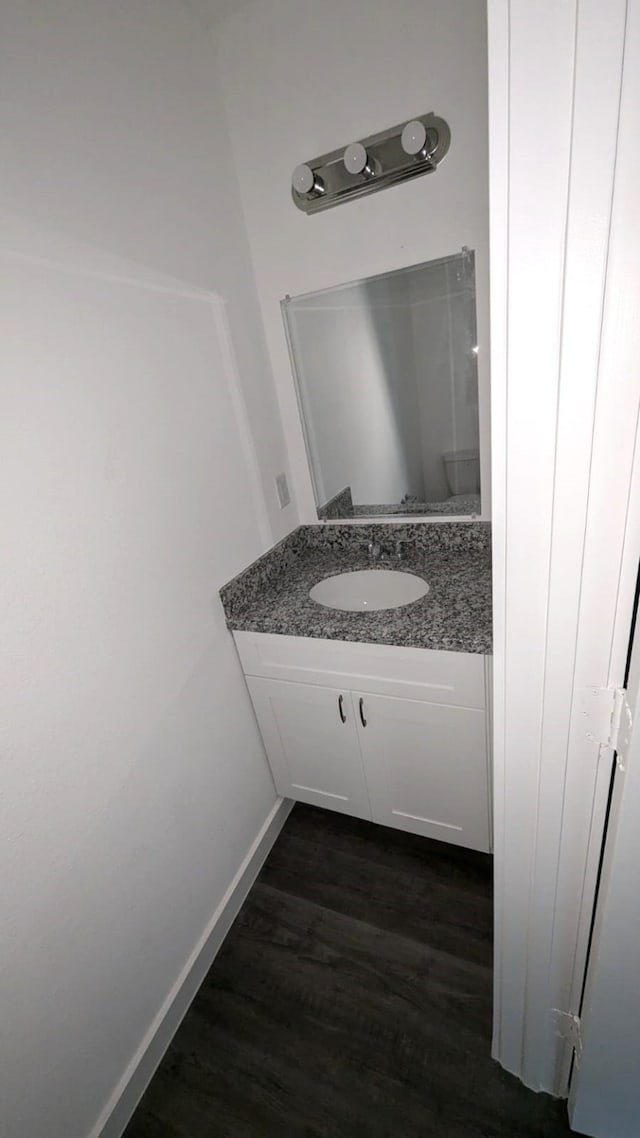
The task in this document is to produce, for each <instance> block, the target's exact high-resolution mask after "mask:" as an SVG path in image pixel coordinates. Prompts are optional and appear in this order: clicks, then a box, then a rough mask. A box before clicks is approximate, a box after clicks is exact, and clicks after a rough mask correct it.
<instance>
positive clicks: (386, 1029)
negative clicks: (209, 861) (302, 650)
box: [126, 805, 570, 1138]
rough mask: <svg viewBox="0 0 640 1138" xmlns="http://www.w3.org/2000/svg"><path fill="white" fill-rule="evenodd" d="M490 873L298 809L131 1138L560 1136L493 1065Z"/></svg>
mask: <svg viewBox="0 0 640 1138" xmlns="http://www.w3.org/2000/svg"><path fill="white" fill-rule="evenodd" d="M491 908H492V902H491V859H490V858H489V857H488V856H486V855H483V854H475V853H472V852H470V851H466V850H460V849H457V848H456V847H455V846H449V845H444V844H441V843H439V842H431V841H428V840H426V839H423V838H418V837H413V836H412V835H410V834H403V833H400V832H399V831H396V830H390V829H387V828H385V827H381V826H374V825H372V824H371V823H369V822H359V821H357V820H355V819H353V818H347V817H344V816H342V815H339V814H332V813H329V812H327V811H323V810H316V809H314V808H312V807H307V806H302V805H298V806H296V807H295V809H294V810H293V812H292V814H291V815H290V818H289V820H288V822H287V824H286V826H285V828H284V830H283V832H282V834H281V835H280V838H279V839H278V842H277V843H276V845H275V846H274V848H273V850H272V852H271V854H270V856H269V858H268V860H267V862H266V865H265V867H264V869H263V871H262V873H261V875H260V878H259V880H258V881H257V882H256V884H255V885H254V887H253V889H252V890H251V893H250V894H249V897H248V899H247V901H246V903H245V905H244V907H243V909H242V912H241V913H240V915H239V917H238V919H237V920H236V922H235V924H234V926H233V928H232V930H231V932H230V934H229V936H228V938H227V940H226V942H225V944H224V945H223V948H222V949H221V951H220V953H219V955H218V957H217V959H216V961H215V962H214V964H213V967H212V968H211V970H210V972H209V974H208V976H207V978H206V980H205V982H204V984H203V985H202V988H201V989H200V992H199V993H198V995H197V997H196V999H195V1001H194V1003H193V1005H192V1007H191V1009H190V1011H189V1013H188V1015H187V1016H186V1018H185V1020H184V1021H183V1023H182V1026H181V1027H180V1030H179V1031H178V1033H177V1035H176V1037H175V1039H174V1041H173V1043H172V1045H171V1047H170V1049H169V1051H168V1052H167V1054H166V1056H165V1059H164V1060H163V1062H162V1064H161V1066H160V1068H159V1070H158V1072H157V1073H156V1075H155V1077H154V1079H153V1081H152V1083H151V1085H150V1087H149V1089H148V1091H147V1093H146V1095H145V1096H144V1098H143V1100H142V1102H141V1104H140V1106H139V1107H138V1110H137V1111H136V1114H135V1115H134V1118H133V1119H132V1121H131V1123H130V1124H129V1127H128V1128H127V1131H126V1138H392V1136H393V1138H432V1136H433V1138H498V1136H500V1138H557V1136H560V1135H567V1134H569V1133H570V1131H569V1128H568V1125H567V1122H566V1111H565V1107H564V1104H563V1103H559V1102H555V1101H554V1100H552V1099H551V1098H549V1097H548V1096H546V1095H536V1094H533V1093H532V1092H530V1091H527V1090H526V1089H525V1088H524V1087H523V1086H522V1085H521V1084H520V1083H519V1082H518V1081H517V1080H516V1079H514V1078H512V1077H511V1076H509V1075H507V1074H506V1073H505V1072H504V1071H503V1070H502V1069H501V1068H500V1067H499V1066H498V1065H497V1064H495V1063H493V1062H492V1060H491V1059H490V1055H489V1050H490V1033H491Z"/></svg>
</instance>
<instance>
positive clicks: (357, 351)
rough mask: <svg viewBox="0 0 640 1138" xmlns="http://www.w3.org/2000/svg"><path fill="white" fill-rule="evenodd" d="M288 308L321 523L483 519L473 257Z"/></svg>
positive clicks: (286, 303)
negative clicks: (408, 517)
mask: <svg viewBox="0 0 640 1138" xmlns="http://www.w3.org/2000/svg"><path fill="white" fill-rule="evenodd" d="M282 311H283V316H284V322H285V327H286V331H287V337H288V341H289V348H290V353H291V360H292V365H293V371H294V376H295V380H296V388H297V393H298V402H299V405H300V413H301V416H302V423H303V428H304V434H305V440H306V444H307V454H308V457H309V465H310V468H311V474H312V478H313V484H314V490H315V496H316V504H317V507H318V517H319V518H324V519H328V518H353V517H366V516H374V515H376V516H381V515H382V516H384V515H398V514H400V515H409V514H411V515H416V514H418V515H429V514H441V515H454V514H455V515H461V514H462V515H467V516H473V515H477V514H479V513H480V509H481V505H480V461H479V459H480V454H479V425H478V367H477V353H478V348H477V343H476V291H475V262H474V254H473V252H472V251H471V250H469V249H466V248H463V249H462V251H461V252H460V253H456V254H454V255H453V256H450V257H444V258H441V259H440V260H437V261H428V262H426V263H425V264H422V265H414V266H411V267H410V268H407V269H400V270H398V271H396V272H392V273H384V274H382V275H381V276H376V277H369V278H368V279H367V280H362V281H353V282H351V283H349V284H344V285H340V286H338V287H336V288H330V289H324V290H323V291H322V292H315V293H308V294H306V295H305V296H297V297H286V298H285V300H283V301H282Z"/></svg>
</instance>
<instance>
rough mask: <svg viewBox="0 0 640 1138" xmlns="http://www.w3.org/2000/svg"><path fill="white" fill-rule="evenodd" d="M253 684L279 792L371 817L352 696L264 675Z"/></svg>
mask: <svg viewBox="0 0 640 1138" xmlns="http://www.w3.org/2000/svg"><path fill="white" fill-rule="evenodd" d="M247 684H248V687H249V691H250V693H251V699H252V700H253V706H254V708H255V712H256V716H257V719H258V723H259V725H260V731H261V733H262V738H263V740H264V745H265V749H266V752H267V755H268V757H269V764H270V766H271V770H272V773H273V779H274V782H275V784H276V790H277V791H278V793H279V794H282V795H283V797H285V798H297V799H299V800H300V801H302V802H310V803H312V804H313V805H314V806H327V807H328V808H329V809H330V810H340V811H342V812H343V813H344V814H354V815H356V817H358V818H370V817H371V808H370V806H369V796H368V794H367V785H366V782H365V777H364V770H363V767H362V754H361V752H360V746H359V743H358V732H357V729H356V721H355V716H354V714H353V708H352V706H351V697H350V695H349V693H348V692H346V691H340V690H338V689H334V688H329V687H326V688H325V687H318V686H317V685H316V684H292V683H289V682H288V681H287V680H268V679H263V678H261V677H258V676H248V677H247Z"/></svg>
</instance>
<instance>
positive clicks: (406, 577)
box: [309, 569, 429, 612]
mask: <svg viewBox="0 0 640 1138" xmlns="http://www.w3.org/2000/svg"><path fill="white" fill-rule="evenodd" d="M428 592H429V586H428V585H427V582H426V581H423V580H422V577H416V575H415V573H401V572H399V571H398V570H396V569H359V570H357V571H356V572H355V573H338V574H337V575H336V576H335V577H325V579H324V581H319V582H318V584H317V585H314V586H313V588H312V589H310V590H309V596H310V597H311V599H312V600H313V601H317V603H318V604H319V605H326V607H327V608H330V609H346V610H347V611H348V612H372V611H373V610H375V609H395V608H400V606H401V605H410V604H411V602H412V601H417V600H419V598H420V597H424V596H425V595H426V594H427V593H428Z"/></svg>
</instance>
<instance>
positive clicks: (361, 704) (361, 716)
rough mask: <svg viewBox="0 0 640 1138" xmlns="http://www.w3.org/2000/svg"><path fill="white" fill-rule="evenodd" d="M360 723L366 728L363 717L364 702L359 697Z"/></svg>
mask: <svg viewBox="0 0 640 1138" xmlns="http://www.w3.org/2000/svg"><path fill="white" fill-rule="evenodd" d="M360 722H361V724H362V726H363V727H366V726H367V721H366V719H365V717H364V700H363V698H362V696H360Z"/></svg>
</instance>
